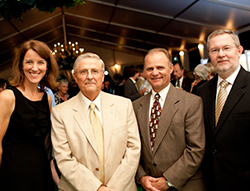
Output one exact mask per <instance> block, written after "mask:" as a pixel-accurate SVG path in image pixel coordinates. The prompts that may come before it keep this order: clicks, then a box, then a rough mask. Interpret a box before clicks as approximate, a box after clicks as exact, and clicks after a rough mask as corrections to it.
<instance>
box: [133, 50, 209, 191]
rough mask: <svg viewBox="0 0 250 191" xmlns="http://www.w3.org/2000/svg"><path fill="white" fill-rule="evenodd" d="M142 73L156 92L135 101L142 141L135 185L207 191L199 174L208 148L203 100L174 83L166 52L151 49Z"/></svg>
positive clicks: (161, 188) (152, 188)
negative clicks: (171, 81) (175, 85)
mask: <svg viewBox="0 0 250 191" xmlns="http://www.w3.org/2000/svg"><path fill="white" fill-rule="evenodd" d="M144 69H145V71H146V78H147V80H148V82H149V83H150V84H151V86H152V91H151V92H149V93H148V94H147V95H144V96H143V97H141V98H140V99H138V100H136V101H134V102H133V105H134V110H135V114H136V118H137V122H138V126H139V131H140V137H141V159H140V164H139V167H138V170H137V175H136V180H137V181H138V182H139V183H140V184H141V186H142V187H143V188H144V189H145V190H151V191H159V190H168V189H169V190H182V191H203V190H204V189H205V185H204V181H203V175H202V172H201V170H200V169H199V167H200V165H201V162H202V159H203V155H204V149H205V129H204V121H203V115H202V111H203V104H202V99H201V98H200V97H198V96H196V95H193V94H190V93H187V92H185V91H182V90H180V89H177V88H174V86H173V85H172V84H171V83H170V75H171V72H172V70H173V65H172V63H171V56H170V54H169V53H168V51H167V50H165V49H163V48H155V49H152V50H150V51H149V52H148V53H147V55H146V57H145V61H144ZM155 96H156V98H157V99H156V100H158V97H160V98H159V100H158V102H159V105H158V104H156V100H155ZM155 106H156V108H155ZM151 108H152V109H151ZM157 108H158V109H159V110H158V109H157ZM151 112H154V115H151ZM159 114H160V116H158V115H159ZM156 115H157V116H158V117H155V116H156ZM150 116H151V117H150ZM157 121H158V123H157ZM170 187H171V188H170Z"/></svg>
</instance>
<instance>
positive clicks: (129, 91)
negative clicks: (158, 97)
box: [124, 78, 141, 101]
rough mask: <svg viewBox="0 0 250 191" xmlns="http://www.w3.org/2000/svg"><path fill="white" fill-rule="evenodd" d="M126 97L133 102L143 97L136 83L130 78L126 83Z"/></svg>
mask: <svg viewBox="0 0 250 191" xmlns="http://www.w3.org/2000/svg"><path fill="white" fill-rule="evenodd" d="M124 96H125V97H127V98H129V99H130V100H131V101H134V100H136V99H138V98H139V97H141V95H140V93H139V91H138V90H137V88H136V85H135V83H134V82H133V81H132V80H131V79H130V78H128V79H127V80H126V82H125V83H124Z"/></svg>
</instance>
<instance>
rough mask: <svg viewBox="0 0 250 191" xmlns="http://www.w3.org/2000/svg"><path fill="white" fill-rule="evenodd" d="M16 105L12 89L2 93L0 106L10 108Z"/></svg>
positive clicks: (0, 94)
mask: <svg viewBox="0 0 250 191" xmlns="http://www.w3.org/2000/svg"><path fill="white" fill-rule="evenodd" d="M13 104H15V95H14V92H13V91H12V90H10V89H6V90H4V91H2V92H1V93H0V105H1V106H3V105H4V106H5V107H10V108H11V106H13Z"/></svg>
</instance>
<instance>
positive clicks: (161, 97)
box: [151, 83, 170, 103]
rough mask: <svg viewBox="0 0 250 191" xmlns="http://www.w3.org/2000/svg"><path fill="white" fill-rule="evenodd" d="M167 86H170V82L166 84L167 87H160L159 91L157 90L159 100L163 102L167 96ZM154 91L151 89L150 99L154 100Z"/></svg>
mask: <svg viewBox="0 0 250 191" xmlns="http://www.w3.org/2000/svg"><path fill="white" fill-rule="evenodd" d="M169 88H170V83H169V84H168V85H167V87H165V88H164V89H162V90H161V91H160V92H158V94H159V95H160V100H161V101H162V102H163V103H164V102H165V99H166V97H167V94H168V91H169ZM156 93H157V92H155V91H154V90H153V89H152V94H151V99H153V100H154V97H155V94H156Z"/></svg>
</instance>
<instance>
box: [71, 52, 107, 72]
mask: <svg viewBox="0 0 250 191" xmlns="http://www.w3.org/2000/svg"><path fill="white" fill-rule="evenodd" d="M85 58H95V59H97V60H99V61H100V64H101V67H102V69H103V70H105V64H104V62H103V60H102V59H101V58H100V57H99V56H98V55H97V54H94V53H91V52H86V53H84V54H81V55H80V56H78V57H77V59H76V61H75V63H74V66H73V72H74V73H75V72H76V69H77V68H78V66H79V62H80V61H81V60H83V59H85Z"/></svg>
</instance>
